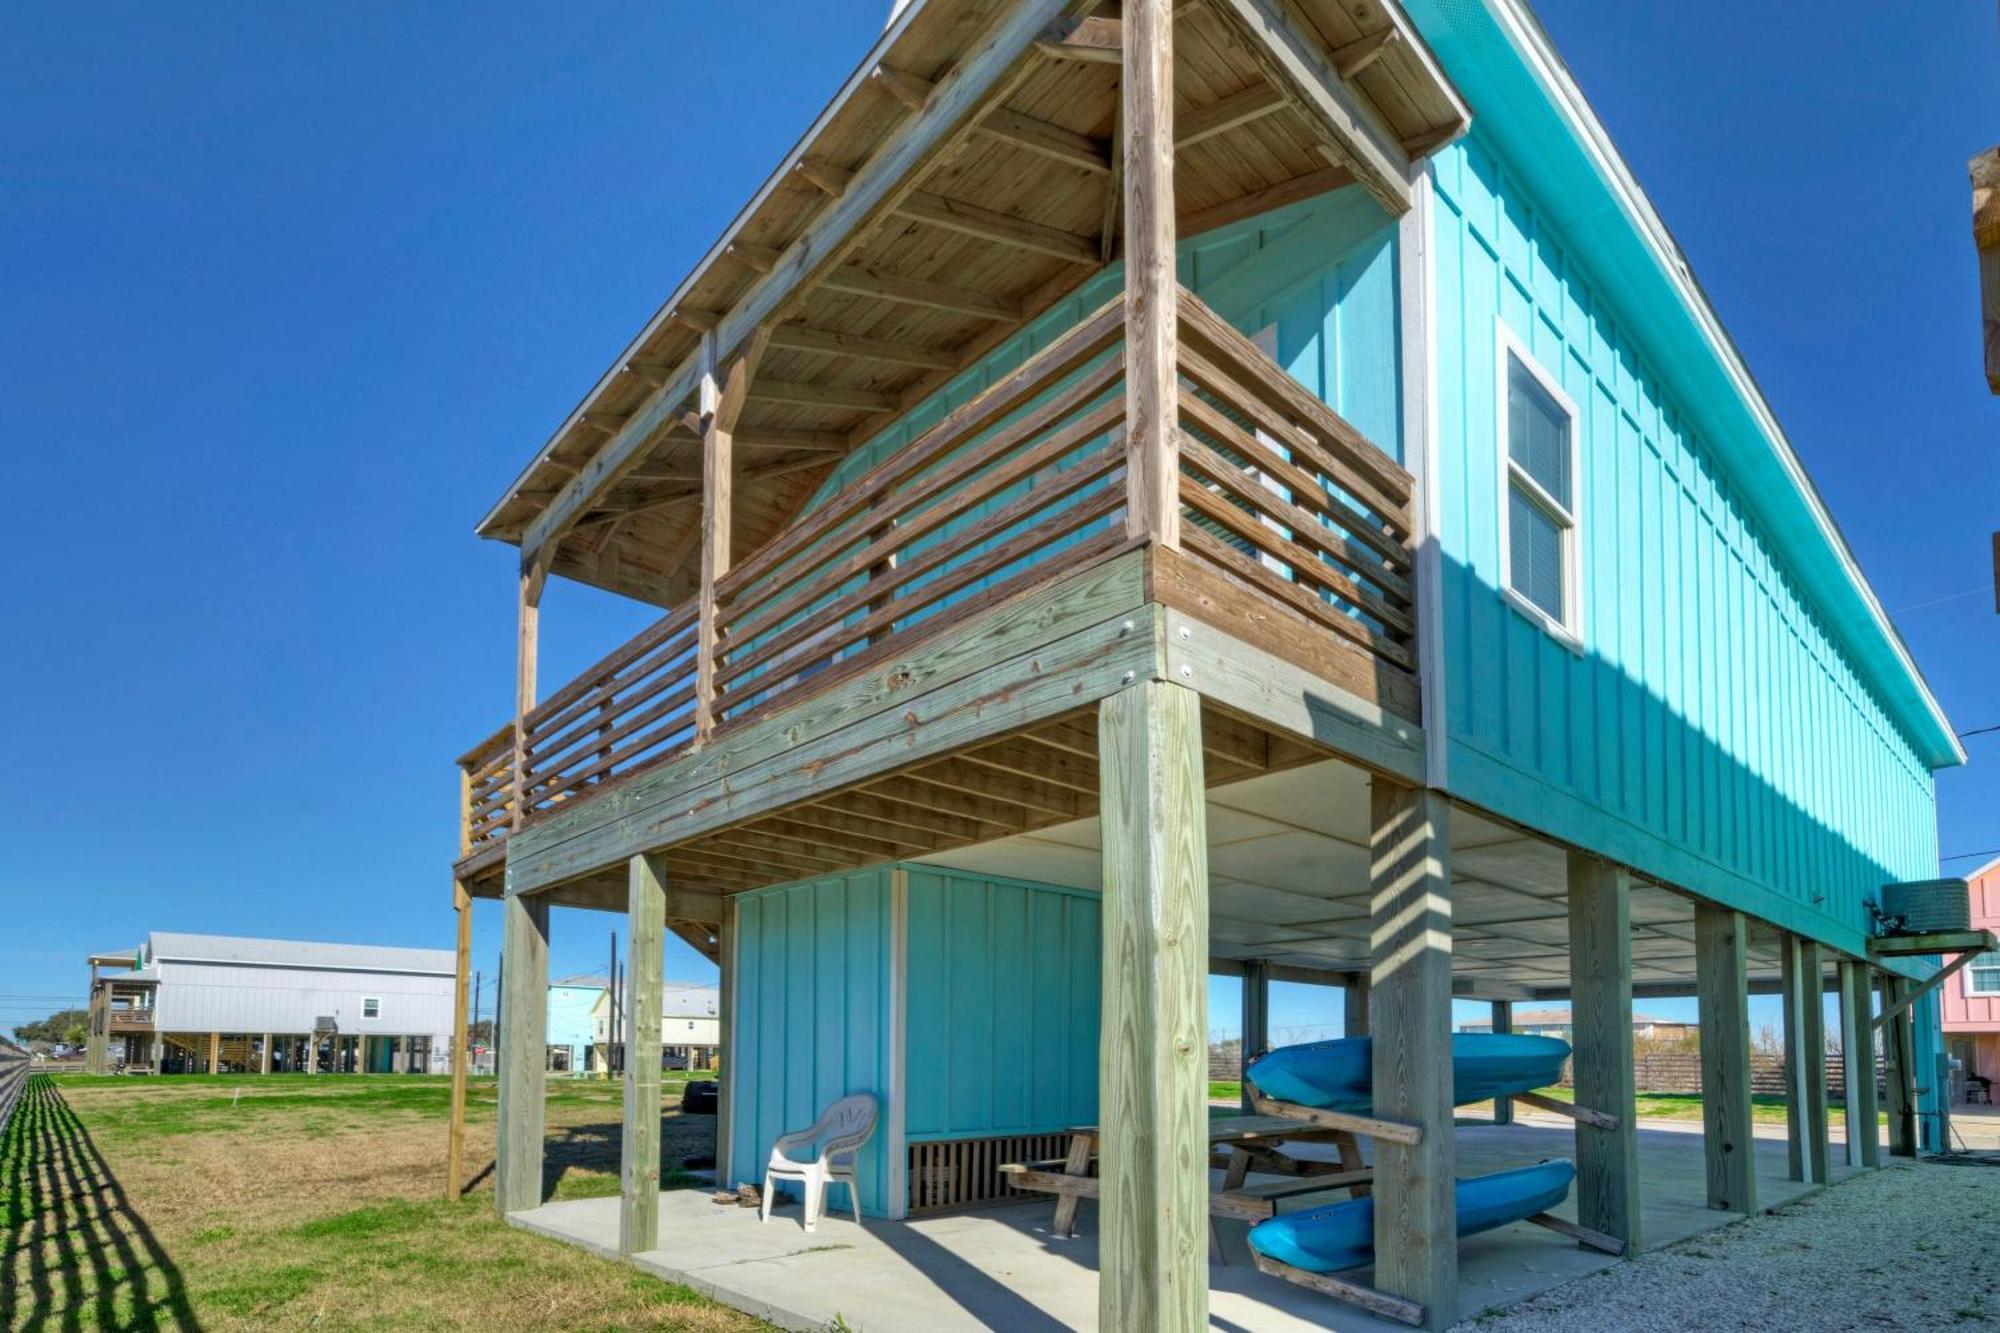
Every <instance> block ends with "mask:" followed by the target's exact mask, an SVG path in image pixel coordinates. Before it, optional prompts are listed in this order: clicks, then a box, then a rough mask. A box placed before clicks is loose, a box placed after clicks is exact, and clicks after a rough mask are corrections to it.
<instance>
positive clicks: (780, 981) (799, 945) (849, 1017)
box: [727, 869, 895, 1216]
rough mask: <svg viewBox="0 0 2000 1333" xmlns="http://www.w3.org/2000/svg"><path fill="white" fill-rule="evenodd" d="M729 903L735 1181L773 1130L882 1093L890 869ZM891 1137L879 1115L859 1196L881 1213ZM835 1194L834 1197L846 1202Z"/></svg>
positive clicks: (888, 1016) (747, 1176)
mask: <svg viewBox="0 0 2000 1333" xmlns="http://www.w3.org/2000/svg"><path fill="white" fill-rule="evenodd" d="M735 903H736V960H735V961H736V971H735V976H734V978H733V980H732V983H731V987H730V991H731V996H732V999H733V1002H734V1009H733V1012H732V1016H731V1020H730V1042H731V1050H730V1051H729V1053H728V1057H727V1058H728V1059H729V1060H730V1061H731V1063H732V1066H733V1067H732V1068H731V1069H730V1070H729V1073H728V1077H729V1078H730V1087H731V1089H732V1096H733V1098H734V1101H733V1104H732V1105H731V1107H730V1117H731V1147H730V1152H731V1156H732V1161H731V1162H730V1164H729V1165H730V1174H731V1175H732V1176H734V1177H735V1179H736V1180H737V1181H744V1180H751V1181H761V1180H762V1179H763V1174H764V1163H765V1162H766V1161H767V1160H769V1158H770V1156H771V1145H772V1143H773V1142H774V1141H775V1140H776V1139H777V1138H778V1136H779V1135H781V1134H786V1133H790V1132H792V1131H794V1130H800V1129H804V1128H806V1127H807V1126H808V1125H810V1124H812V1123H813V1121H814V1120H816V1119H817V1118H818V1117H819V1113H820V1112H821V1111H823V1110H825V1109H826V1107H827V1106H828V1105H830V1104H831V1103H833V1102H835V1101H837V1100H839V1099H840V1098H841V1097H844V1096H846V1095H848V1094H849V1093H855V1092H867V1093H872V1094H874V1096H875V1098H876V1099H877V1101H879V1102H880V1103H882V1104H883V1106H884V1107H886V1106H887V1105H888V1103H889V1099H890V1091H891V1088H892V1086H893V1077H894V1056H895V1027H894V1023H893V1017H894V1001H893V997H894V970H895V959H894V950H893V930H892V926H893V908H894V903H893V894H892V888H891V876H890V873H889V872H888V871H887V870H882V869H877V870H869V871H863V872H861V873H858V874H853V875H842V876H837V877H834V878H830V879H822V880H813V881H809V882H807V883H802V884H787V885H782V886H779V887H777V888H770V889H758V890H756V891H754V892H750V893H744V894H740V895H738V896H737V897H736V898H735ZM884 1123H886V1120H885V1122H884ZM888 1137H889V1136H888V1135H887V1134H885V1133H883V1132H882V1129H881V1128H880V1127H879V1126H878V1128H877V1131H876V1134H875V1137H874V1138H873V1139H872V1140H870V1142H869V1143H868V1145H867V1147H866V1148H864V1149H863V1150H862V1154H861V1162H860V1178H861V1206H862V1209H863V1210H864V1211H866V1212H869V1213H872V1214H875V1215H877V1216H881V1215H884V1214H885V1213H886V1212H887V1211H888V1210H889V1205H890V1202H891V1195H892V1186H891V1170H890V1166H891V1162H892V1160H893V1151H892V1149H891V1147H890V1145H889V1143H888ZM840 1194H844V1191H839V1192H837V1194H836V1197H835V1199H834V1200H833V1202H834V1203H835V1205H836V1206H844V1205H845V1204H846V1202H847V1200H846V1199H845V1198H842V1197H839V1195H840Z"/></svg>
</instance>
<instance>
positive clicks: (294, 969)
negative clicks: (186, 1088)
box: [90, 931, 454, 1074]
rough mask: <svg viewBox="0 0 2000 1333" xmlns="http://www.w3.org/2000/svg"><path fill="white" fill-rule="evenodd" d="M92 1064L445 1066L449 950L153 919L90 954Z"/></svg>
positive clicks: (372, 1069) (204, 1068) (275, 1069)
mask: <svg viewBox="0 0 2000 1333" xmlns="http://www.w3.org/2000/svg"><path fill="white" fill-rule="evenodd" d="M90 961H91V1006H90V1007H91V1061H92V1067H93V1068H99V1069H104V1070H107V1071H108V1070H111V1069H117V1068H126V1069H149V1070H155V1071H157V1072H160V1073H211V1072H244V1073H282V1072H306V1073H334V1072H342V1073H356V1072H359V1073H379V1074H389V1073H425V1072H438V1073H442V1072H445V1071H446V1069H447V1068H448V1060H449V1051H450V1041H451V1036H450V1034H451V1025H452V982H453V975H454V968H453V964H454V958H453V955H452V952H451V951H450V950H449V949H402V948H387V947H381V946H375V945H362V944H321V943H317V942H312V941H305V940H259V939H243V938H239V937H236V936H230V935H183V934H174V933H169V932H165V931H154V932H153V933H152V934H150V935H148V936H147V937H146V943H145V945H144V946H142V947H141V948H139V949H138V950H136V951H133V952H131V953H114V954H96V955H92V957H91V960H90Z"/></svg>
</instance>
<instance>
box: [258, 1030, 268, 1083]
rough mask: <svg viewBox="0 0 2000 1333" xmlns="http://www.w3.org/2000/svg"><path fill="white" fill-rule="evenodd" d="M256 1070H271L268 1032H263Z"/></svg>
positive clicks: (260, 1071)
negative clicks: (262, 1041)
mask: <svg viewBox="0 0 2000 1333" xmlns="http://www.w3.org/2000/svg"><path fill="white" fill-rule="evenodd" d="M257 1072H258V1073H260V1074H268V1073H270V1072H271V1034H270V1033H268V1032H266V1033H265V1034H264V1045H263V1047H262V1054H261V1055H259V1056H258V1058H257Z"/></svg>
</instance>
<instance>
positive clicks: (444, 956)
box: [146, 930, 458, 977]
mask: <svg viewBox="0 0 2000 1333" xmlns="http://www.w3.org/2000/svg"><path fill="white" fill-rule="evenodd" d="M457 961H458V960H457V958H456V956H455V955H454V954H453V953H452V951H451V950H450V949H403V948H396V947H393V946H386V945H374V944H321V943H318V942H316V941H312V940H261V939H251V938H246V937H243V936H238V935H190V934H181V933H178V932H173V931H160V930H156V931H153V932H152V933H150V934H149V935H147V937H146V963H147V966H148V967H157V966H158V965H159V964H160V963H161V962H169V963H237V964H241V965H244V966H248V967H306V968H324V969H327V970H329V971H336V972H403V973H408V974H411V975H416V976H447V977H448V976H455V975H456V974H457Z"/></svg>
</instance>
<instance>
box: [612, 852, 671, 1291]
mask: <svg viewBox="0 0 2000 1333" xmlns="http://www.w3.org/2000/svg"><path fill="white" fill-rule="evenodd" d="M629 874H630V878H631V884H630V894H631V896H630V900H629V901H628V903H627V904H626V908H625V932H626V942H627V953H626V964H625V985H626V1000H625V1013H626V1016H627V1017H626V1037H625V1130H624V1136H623V1138H622V1139H621V1141H620V1144H619V1152H618V1181H619V1191H618V1253H619V1254H621V1255H629V1254H639V1253H641V1252H643V1251H645V1250H651V1249H656V1248H657V1247H658V1246H659V1243H660V1008H661V989H662V984H663V983H662V980H661V979H662V977H663V976H664V975H665V972H664V967H665V959H666V954H665V949H666V923H667V882H668V881H667V863H666V860H665V858H663V857H661V856H659V855H657V854H654V855H642V856H635V857H633V858H632V860H631V863H630V867H629Z"/></svg>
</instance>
